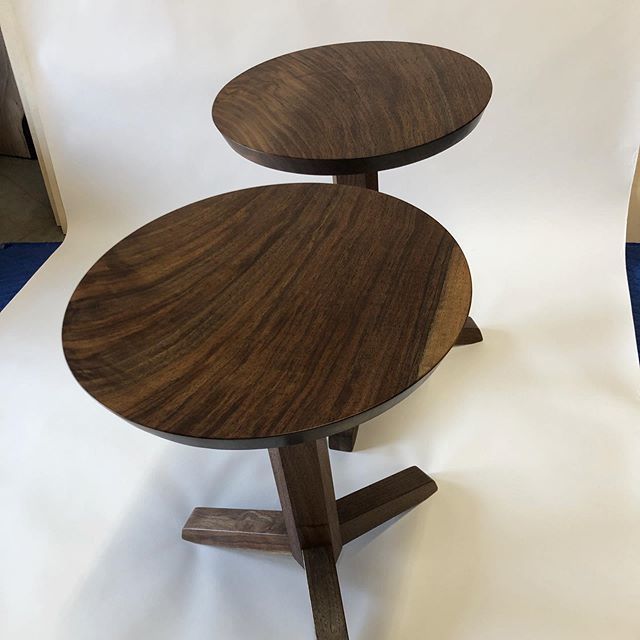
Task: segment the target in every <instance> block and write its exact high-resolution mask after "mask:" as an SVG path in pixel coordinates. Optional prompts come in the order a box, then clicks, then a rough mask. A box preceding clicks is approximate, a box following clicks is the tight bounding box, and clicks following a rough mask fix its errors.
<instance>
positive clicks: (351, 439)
mask: <svg viewBox="0 0 640 640" xmlns="http://www.w3.org/2000/svg"><path fill="white" fill-rule="evenodd" d="M357 437H358V427H352V428H351V429H349V430H348V431H343V432H342V433H336V434H334V435H332V436H329V448H330V449H333V450H335V451H353V449H354V447H355V446H356V438H357Z"/></svg>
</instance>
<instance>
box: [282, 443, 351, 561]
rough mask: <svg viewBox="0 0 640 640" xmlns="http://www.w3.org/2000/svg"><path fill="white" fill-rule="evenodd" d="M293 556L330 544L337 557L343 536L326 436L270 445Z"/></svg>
mask: <svg viewBox="0 0 640 640" xmlns="http://www.w3.org/2000/svg"><path fill="white" fill-rule="evenodd" d="M269 457H270V458H271V466H272V468H273V476H274V478H275V481H276V487H277V488H278V496H279V497H280V504H281V505H282V513H283V516H284V522H285V526H286V528H287V533H288V535H289V544H290V546H291V553H292V554H293V557H294V558H295V559H296V560H298V562H300V563H301V564H302V557H301V555H300V551H304V550H305V549H309V548H311V547H321V546H326V545H328V546H329V548H330V549H331V550H332V553H333V556H334V558H336V559H337V558H338V556H339V555H340V551H341V550H342V537H341V534H340V523H339V522H338V512H337V507H336V496H335V493H334V489H333V478H332V476H331V464H330V462H329V450H328V449H327V441H326V439H325V438H320V439H319V440H313V441H311V442H304V443H302V444H296V445H293V446H290V447H281V448H279V449H269Z"/></svg>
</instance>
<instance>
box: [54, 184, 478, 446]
mask: <svg viewBox="0 0 640 640" xmlns="http://www.w3.org/2000/svg"><path fill="white" fill-rule="evenodd" d="M470 300H471V279H470V275H469V269H468V266H467V263H466V260H465V258H464V256H463V254H462V251H461V250H460V248H459V247H458V245H457V244H456V242H455V240H454V239H453V238H452V237H451V235H450V234H449V233H448V232H447V231H446V230H445V229H444V228H443V227H442V226H441V225H440V224H438V223H437V222H436V221H435V220H433V219H432V218H431V217H429V216H428V215H426V214H425V213H423V212H422V211H420V210H419V209H417V208H415V207H413V206H411V205H409V204H407V203H405V202H402V201H401V200H398V199H396V198H393V197H391V196H388V195H384V194H380V193H377V192H375V191H372V190H368V189H357V188H353V187H347V186H340V185H337V186H334V185H327V184H294V185H275V186H268V187H257V188H253V189H246V190H242V191H236V192H233V193H227V194H224V195H220V196H216V197H214V198H209V199H207V200H203V201H201V202H197V203H194V204H191V205H188V206H186V207H184V208H182V209H178V210H177V211H174V212H172V213H169V214H167V215H165V216H163V217H161V218H159V219H157V220H155V221H153V222H151V223H149V224H147V225H145V226H144V227H142V228H141V229H139V230H137V231H135V232H134V233H132V234H131V235H130V236H128V237H127V238H125V239H124V240H122V241H121V242H119V243H118V244H117V245H116V246H115V247H113V248H112V249H111V250H110V251H108V252H107V253H106V254H105V255H104V256H103V257H102V258H100V260H98V261H97V262H96V264H95V265H94V266H93V267H92V268H91V269H90V270H89V272H88V273H87V274H86V275H85V277H84V278H83V279H82V281H81V282H80V284H79V285H78V287H77V288H76V290H75V292H74V293H73V296H72V297H71V301H70V303H69V306H68V308H67V311H66V314H65V318H64V323H63V331H62V338H63V347H64V353H65V356H66V358H67V362H68V363H69V366H70V368H71V371H72V372H73V374H74V376H75V377H76V379H77V380H78V382H79V383H80V384H81V385H82V386H83V387H84V388H85V389H86V390H87V391H88V392H89V393H90V394H91V395H92V396H93V397H94V398H96V399H97V400H98V401H99V402H101V403H102V404H103V405H105V406H106V407H108V408H109V409H111V410H112V411H114V412H115V413H117V414H118V415H120V416H121V417H123V418H125V419H126V420H128V421H129V422H131V423H132V424H134V425H137V426H140V427H142V428H146V429H149V430H151V431H152V432H153V433H155V434H156V435H160V436H163V437H166V438H169V439H172V440H175V441H177V442H183V443H186V444H192V445H197V446H205V447H219V448H266V447H279V446H283V445H287V444H295V443H299V442H305V441H311V440H315V439H317V438H321V437H328V436H330V435H333V434H334V433H339V432H341V431H345V430H347V429H349V428H351V427H354V426H356V425H358V424H360V423H361V422H364V421H366V420H369V419H371V418H373V417H375V416H376V415H379V414H380V413H382V412H384V411H386V410H387V409H388V408H389V407H391V406H393V405H394V404H396V403H397V402H399V401H400V400H401V399H402V398H403V397H405V396H406V395H407V394H409V393H411V391H413V390H414V389H415V388H416V386H417V385H418V384H419V383H420V382H422V381H423V380H424V379H425V377H426V376H427V374H428V373H429V372H430V371H431V370H432V369H433V368H434V367H435V366H436V365H437V363H438V362H440V360H441V359H442V358H443V357H444V356H445V354H446V353H447V352H448V351H449V350H450V349H451V348H452V346H453V344H454V343H455V341H456V339H457V337H458V335H459V334H460V330H461V329H462V326H463V324H464V321H465V319H466V317H467V314H468V309H469V305H470Z"/></svg>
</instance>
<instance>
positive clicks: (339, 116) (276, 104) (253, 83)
mask: <svg viewBox="0 0 640 640" xmlns="http://www.w3.org/2000/svg"><path fill="white" fill-rule="evenodd" d="M491 91H492V86H491V79H490V78H489V75H488V74H487V72H486V71H485V70H484V69H483V68H482V67H481V66H480V65H479V64H478V63H476V62H474V61H473V60H471V59H470V58H468V57H466V56H464V55H462V54H460V53H456V52H455V51H450V50H448V49H443V48H440V47H434V46H430V45H425V44H417V43H409V42H352V43H344V44H335V45H328V46H323V47H315V48H313V49H305V50H303V51H296V52H295V53H289V54H286V55H283V56H280V57H278V58H274V59H272V60H269V61H267V62H263V63H262V64H259V65H257V66H255V67H253V68H251V69H249V70H248V71H245V72H244V73H242V74H240V75H239V76H238V77H236V78H234V79H233V80H231V81H230V82H229V83H228V84H227V85H226V86H225V87H224V88H223V89H222V90H221V91H220V93H219V94H218V96H217V97H216V99H215V102H214V104H213V120H214V122H215V124H216V126H217V127H218V129H219V130H220V132H221V133H222V135H223V136H224V137H225V139H226V140H227V142H228V143H229V144H230V145H231V146H232V147H233V149H234V150H235V151H237V152H238V153H240V154H241V155H243V156H244V157H246V158H248V159H249V160H252V161H254V162H257V163H258V164H262V165H265V166H268V167H272V168H274V169H280V170H283V171H291V172H294V173H308V174H321V175H331V174H334V175H337V174H357V173H368V172H375V171H381V170H384V169H391V168H393V167H399V166H403V165H406V164H409V163H411V162H416V161H418V160H422V159H424V158H427V157H429V156H432V155H434V154H436V153H439V152H440V151H443V150H444V149H447V148H448V147H450V146H451V145H453V144H455V143H456V142H458V141H459V140H461V139H462V138H464V137H465V136H466V135H468V134H469V133H470V132H471V131H472V130H473V128H474V127H475V126H476V124H477V123H478V120H479V118H480V116H481V115H482V113H483V111H484V109H485V107H486V106H487V103H488V102H489V99H490V97H491Z"/></svg>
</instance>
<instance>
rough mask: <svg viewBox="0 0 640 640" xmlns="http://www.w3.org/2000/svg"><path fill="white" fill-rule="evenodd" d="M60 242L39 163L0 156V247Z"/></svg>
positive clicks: (59, 234) (61, 235)
mask: <svg viewBox="0 0 640 640" xmlns="http://www.w3.org/2000/svg"><path fill="white" fill-rule="evenodd" d="M63 238H64V235H63V233H62V230H61V229H60V227H59V226H58V225H57V224H56V221H55V218H54V216H53V211H52V210H51V205H50V204H49V198H48V196H47V190H46V188H45V186H44V181H43V179H42V174H41V173H40V167H39V166H38V161H37V160H25V159H22V158H10V157H7V156H0V244H4V243H7V242H62V240H63Z"/></svg>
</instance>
